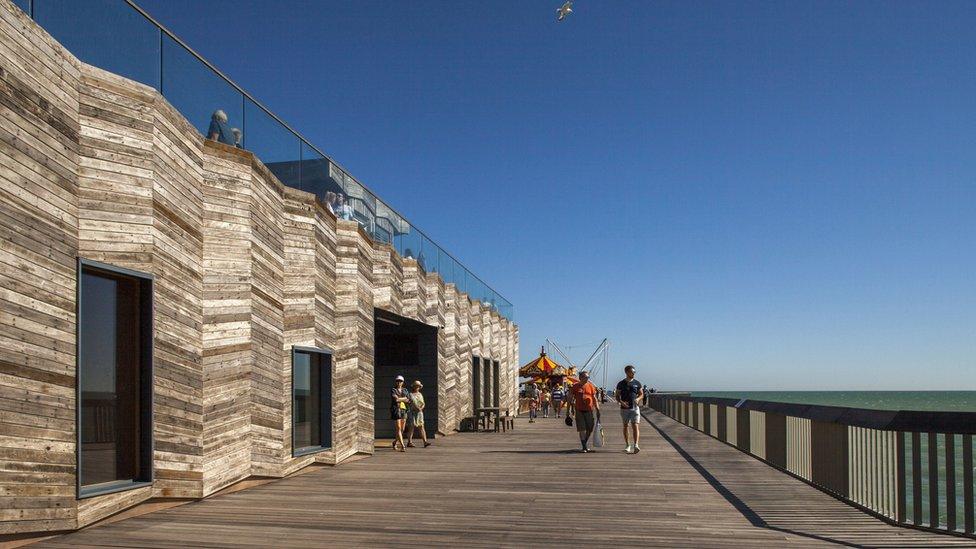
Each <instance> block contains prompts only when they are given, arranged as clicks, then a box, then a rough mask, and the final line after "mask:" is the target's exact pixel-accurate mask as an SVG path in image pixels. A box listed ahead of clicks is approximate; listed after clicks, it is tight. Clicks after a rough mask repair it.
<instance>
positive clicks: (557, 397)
mask: <svg viewBox="0 0 976 549" xmlns="http://www.w3.org/2000/svg"><path fill="white" fill-rule="evenodd" d="M564 398H566V393H565V392H564V391H563V386H562V385H556V387H555V388H554V389H553V390H552V407H553V408H554V411H555V412H556V417H562V415H563V399H564ZM567 413H568V412H567Z"/></svg>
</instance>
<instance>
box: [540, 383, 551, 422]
mask: <svg viewBox="0 0 976 549" xmlns="http://www.w3.org/2000/svg"><path fill="white" fill-rule="evenodd" d="M539 398H540V399H542V417H549V406H550V405H551V404H552V393H550V392H549V387H543V388H542V395H541V396H540V397H539Z"/></svg>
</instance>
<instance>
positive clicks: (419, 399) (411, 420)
mask: <svg viewBox="0 0 976 549" xmlns="http://www.w3.org/2000/svg"><path fill="white" fill-rule="evenodd" d="M423 388H424V384H423V383H421V382H420V381H419V380H418V381H414V382H413V383H412V384H410V393H409V395H407V396H409V398H410V410H409V412H408V413H407V447H408V448H413V447H414V445H413V430H414V429H420V438H421V439H422V440H423V441H424V448H426V447H428V446H430V443H429V442H427V431H426V430H425V429H424V405H425V404H424V395H423V393H421V392H420V390H421V389H423Z"/></svg>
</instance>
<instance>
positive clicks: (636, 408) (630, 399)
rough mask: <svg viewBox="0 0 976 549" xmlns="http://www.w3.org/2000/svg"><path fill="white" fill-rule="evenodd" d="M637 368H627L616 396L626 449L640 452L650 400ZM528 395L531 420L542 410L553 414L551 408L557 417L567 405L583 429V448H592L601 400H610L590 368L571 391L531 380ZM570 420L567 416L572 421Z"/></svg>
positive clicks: (578, 428)
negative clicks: (645, 410) (643, 406)
mask: <svg viewBox="0 0 976 549" xmlns="http://www.w3.org/2000/svg"><path fill="white" fill-rule="evenodd" d="M636 374H637V369H636V368H635V367H634V366H633V365H627V367H625V368H624V376H625V377H624V379H622V380H620V382H619V383H617V387H616V389H615V390H614V392H613V399H614V401H615V402H616V403H617V405H618V406H619V407H620V418H621V419H622V420H623V424H624V426H623V431H624V446H625V448H624V452H626V453H628V454H636V453H638V452H640V420H641V415H640V407H641V404H642V403H646V400H645V396H646V394H647V386H646V385H643V384H641V382H639V381H637V379H636ZM525 398H526V399H528V401H529V423H533V422H535V420H536V419H537V418H538V417H539V410H540V408H541V410H542V417H549V411H550V409H552V410H554V412H555V416H556V417H561V415H562V412H563V408H564V407H565V409H566V415H567V416H568V417H572V418H574V423H575V425H576V431H577V433H579V439H580V446H581V448H580V451H581V452H583V453H588V452H591V451H592V450H591V449H590V439H591V438H592V436H593V431H594V430H595V429H596V426H597V424H599V422H600V403H601V402H603V403H606V402H607V395H606V391H605V390H604V389H602V388H600V389H598V388H597V387H596V386H595V385H593V383H592V382H591V381H590V374H589V372H585V371H584V372H581V373H580V376H579V383H576V384H575V385H572V386H571V387H570V388H569V390H568V391H566V390H564V388H563V387H562V386H561V385H556V386H554V387H553V388H552V389H551V390H550V389H549V388H547V387H543V388H542V389H539V388H538V387H536V385H535V384H534V383H530V384H528V386H527V387H526V390H525ZM568 421H569V420H567V422H568Z"/></svg>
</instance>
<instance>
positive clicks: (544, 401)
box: [525, 383, 566, 423]
mask: <svg viewBox="0 0 976 549" xmlns="http://www.w3.org/2000/svg"><path fill="white" fill-rule="evenodd" d="M525 398H526V399H527V400H528V402H529V423H535V420H536V419H538V418H539V413H540V411H541V413H542V417H544V418H547V417H549V412H550V411H551V412H552V414H553V416H554V417H562V414H563V408H564V407H565V403H566V389H565V388H564V387H563V386H562V385H555V386H553V387H551V388H550V387H547V386H543V387H542V388H541V389H540V388H539V387H537V386H536V384H535V383H529V384H528V385H526V387H525Z"/></svg>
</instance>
